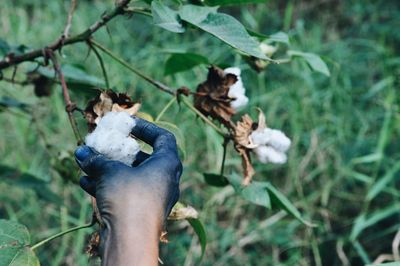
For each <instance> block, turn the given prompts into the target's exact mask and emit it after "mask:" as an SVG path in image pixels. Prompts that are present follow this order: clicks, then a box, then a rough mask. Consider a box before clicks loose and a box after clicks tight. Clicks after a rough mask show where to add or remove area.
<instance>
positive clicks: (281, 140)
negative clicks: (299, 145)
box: [250, 128, 291, 164]
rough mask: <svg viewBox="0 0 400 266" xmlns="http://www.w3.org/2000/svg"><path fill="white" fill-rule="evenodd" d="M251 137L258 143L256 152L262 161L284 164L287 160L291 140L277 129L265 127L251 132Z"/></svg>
mask: <svg viewBox="0 0 400 266" xmlns="http://www.w3.org/2000/svg"><path fill="white" fill-rule="evenodd" d="M250 138H251V139H252V141H253V143H254V144H255V145H257V147H256V148H254V153H255V154H256V155H257V158H258V159H259V160H260V162H262V163H275V164H283V163H286V161H287V156H286V152H287V150H288V149H289V147H290V144H291V141H290V139H289V138H288V137H286V135H285V134H284V133H283V132H282V131H280V130H277V129H271V128H263V129H260V130H256V131H254V132H253V133H251V135H250Z"/></svg>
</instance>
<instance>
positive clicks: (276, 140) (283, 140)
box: [268, 129, 291, 152]
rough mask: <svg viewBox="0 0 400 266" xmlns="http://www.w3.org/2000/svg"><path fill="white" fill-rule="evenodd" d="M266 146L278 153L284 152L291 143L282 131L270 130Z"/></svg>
mask: <svg viewBox="0 0 400 266" xmlns="http://www.w3.org/2000/svg"><path fill="white" fill-rule="evenodd" d="M268 144H269V145H270V146H272V147H274V148H275V149H276V150H278V151H280V152H286V151H287V150H288V149H289V147H290V144H291V141H290V139H289V138H288V137H286V135H285V134H284V133H283V132H282V131H280V130H277V129H272V130H271V135H270V140H269V142H268Z"/></svg>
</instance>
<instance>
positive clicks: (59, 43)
mask: <svg viewBox="0 0 400 266" xmlns="http://www.w3.org/2000/svg"><path fill="white" fill-rule="evenodd" d="M129 2H130V0H122V1H118V4H117V5H116V7H115V8H114V9H112V10H110V11H109V12H106V13H105V14H104V15H103V16H102V17H101V19H100V20H98V21H97V22H95V23H94V24H93V25H92V26H90V27H89V28H88V29H86V30H85V31H83V32H81V33H80V34H78V35H75V36H72V37H69V38H65V40H62V38H59V39H58V40H56V41H55V42H54V43H52V44H50V45H46V46H45V47H43V48H40V49H36V50H33V51H30V52H27V53H24V54H21V55H12V56H11V55H7V56H6V57H5V58H4V60H2V61H0V70H1V69H5V68H7V67H10V66H14V65H18V64H19V63H22V62H26V61H33V60H34V59H36V58H39V57H42V56H43V49H47V50H52V51H56V50H59V49H61V47H63V46H66V45H70V44H73V43H77V42H83V41H86V40H88V39H89V38H90V36H91V35H92V34H93V33H95V32H96V31H97V30H98V29H100V28H101V27H103V26H104V25H106V23H107V22H109V21H110V20H111V19H113V18H114V17H116V16H118V15H121V14H124V8H125V7H126V6H127V5H128V4H129Z"/></svg>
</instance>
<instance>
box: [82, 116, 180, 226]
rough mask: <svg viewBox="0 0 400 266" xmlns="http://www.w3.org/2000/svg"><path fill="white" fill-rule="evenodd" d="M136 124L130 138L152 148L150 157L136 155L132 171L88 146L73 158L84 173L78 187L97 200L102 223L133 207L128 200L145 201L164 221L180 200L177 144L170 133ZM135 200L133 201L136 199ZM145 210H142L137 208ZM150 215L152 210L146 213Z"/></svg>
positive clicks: (158, 128)
mask: <svg viewBox="0 0 400 266" xmlns="http://www.w3.org/2000/svg"><path fill="white" fill-rule="evenodd" d="M132 119H134V120H135V121H136V125H135V127H134V128H133V129H132V134H133V135H134V136H135V137H137V138H138V139H140V140H143V141H144V142H146V143H147V144H149V145H151V146H152V147H153V153H152V154H151V155H148V154H146V153H143V152H139V153H138V154H137V157H136V160H135V161H134V162H133V164H132V167H129V166H127V165H125V164H123V163H121V162H119V161H114V160H110V159H108V158H106V157H105V156H103V155H102V154H99V153H98V152H96V151H95V150H93V149H91V148H90V147H88V146H80V147H78V149H77V150H76V151H75V158H76V161H77V163H78V164H79V166H80V168H81V169H82V170H83V171H84V172H85V173H86V175H87V176H83V177H82V178H81V180H80V185H81V187H82V188H83V189H84V190H85V191H86V192H88V193H89V194H90V195H92V196H93V197H95V198H96V201H97V207H98V209H99V212H100V215H101V216H102V219H105V220H111V221H112V220H113V219H114V218H115V217H118V216H119V215H124V213H123V212H124V211H126V208H127V206H136V205H135V203H134V202H132V203H130V202H129V201H130V199H131V198H132V200H134V199H135V198H136V199H137V196H138V195H140V197H141V198H148V199H149V201H151V204H152V205H151V206H152V207H154V206H156V207H157V208H156V209H159V210H161V212H163V213H159V214H158V215H160V216H162V219H163V221H165V219H166V218H167V217H168V215H169V213H170V211H171V209H172V207H173V206H174V205H175V203H176V202H177V201H178V198H179V179H180V176H181V174H182V164H181V161H180V159H179V157H178V151H177V146H176V140H175V137H174V135H173V134H172V133H170V132H169V131H167V130H165V129H163V128H160V127H158V126H156V125H154V124H153V123H150V122H148V121H146V120H143V119H140V118H137V117H132ZM135 196H136V197H135ZM138 207H141V208H146V207H143V206H138ZM152 207H150V205H149V207H148V208H152ZM149 211H151V210H149Z"/></svg>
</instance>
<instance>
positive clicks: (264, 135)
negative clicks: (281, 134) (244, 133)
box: [250, 128, 271, 145]
mask: <svg viewBox="0 0 400 266" xmlns="http://www.w3.org/2000/svg"><path fill="white" fill-rule="evenodd" d="M250 138H251V139H252V140H253V143H254V144H256V145H266V144H267V143H268V142H269V141H270V140H271V129H269V128H264V129H262V130H256V131H253V132H252V133H251V135H250Z"/></svg>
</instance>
